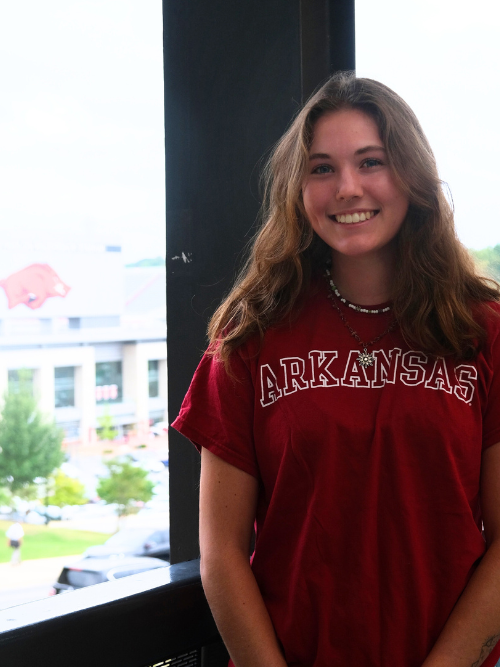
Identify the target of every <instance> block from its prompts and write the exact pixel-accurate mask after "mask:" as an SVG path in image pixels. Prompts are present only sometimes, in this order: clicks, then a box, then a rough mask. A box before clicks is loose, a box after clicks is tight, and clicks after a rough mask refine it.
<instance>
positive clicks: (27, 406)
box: [0, 385, 64, 494]
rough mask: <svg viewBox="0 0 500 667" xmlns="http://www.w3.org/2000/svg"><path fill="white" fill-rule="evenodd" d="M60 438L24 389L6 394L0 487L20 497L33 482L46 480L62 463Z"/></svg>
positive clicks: (0, 437) (0, 436) (0, 422)
mask: <svg viewBox="0 0 500 667" xmlns="http://www.w3.org/2000/svg"><path fill="white" fill-rule="evenodd" d="M63 435H64V433H63V431H62V429H60V428H58V427H57V426H56V424H55V423H54V422H53V421H49V420H48V419H46V418H45V416H44V415H43V414H42V413H41V412H40V410H39V409H38V407H37V403H36V400H35V399H34V398H33V396H32V395H31V393H30V392H29V391H28V390H27V389H26V388H25V387H23V386H22V385H21V386H20V388H19V392H18V393H8V394H6V395H5V397H4V405H3V409H2V412H1V419H0V485H1V486H6V487H8V488H9V490H10V491H11V492H12V493H13V494H19V492H20V493H21V494H22V493H23V490H26V491H27V490H28V488H27V487H29V486H30V485H31V484H32V483H33V481H34V479H35V478H37V477H48V476H49V475H50V474H51V472H52V471H53V470H54V469H55V468H57V467H58V466H59V465H61V463H62V461H63V458H64V457H63V453H62V451H61V445H62V441H63Z"/></svg>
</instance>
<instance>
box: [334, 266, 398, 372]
mask: <svg viewBox="0 0 500 667" xmlns="http://www.w3.org/2000/svg"><path fill="white" fill-rule="evenodd" d="M329 276H330V271H329V270H328V269H327V270H326V273H325V278H326V279H327V282H328V286H329V291H328V298H329V299H330V301H331V302H332V306H333V308H334V309H335V310H336V311H337V313H338V314H339V317H340V319H341V320H342V322H343V323H344V324H345V326H346V327H347V329H348V331H349V333H350V334H351V336H352V337H353V338H354V339H355V340H356V341H357V342H358V343H359V345H361V347H362V348H363V351H362V352H360V353H359V355H358V359H357V361H358V364H359V365H360V366H362V367H363V368H368V366H373V364H374V363H375V357H374V356H373V352H368V347H371V346H372V345H374V344H375V343H378V341H379V340H381V339H382V338H383V337H384V336H386V335H387V334H388V333H390V332H391V331H392V330H393V329H394V328H395V326H396V324H397V322H396V320H392V322H391V323H390V324H389V326H388V327H387V329H386V330H385V331H383V332H382V333H381V334H379V335H378V336H376V338H373V339H372V340H370V341H368V343H364V342H363V341H362V340H361V338H360V337H359V335H358V333H357V331H354V329H353V328H352V327H351V325H350V324H349V322H348V321H347V320H346V318H345V315H344V313H343V312H342V311H341V310H340V307H339V306H338V304H337V302H336V300H335V296H334V291H333V289H332V286H331V284H330V282H331V281H330V279H329ZM361 312H364V311H361ZM381 312H382V311H381ZM385 312H386V311H385Z"/></svg>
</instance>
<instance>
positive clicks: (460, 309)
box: [208, 72, 500, 367]
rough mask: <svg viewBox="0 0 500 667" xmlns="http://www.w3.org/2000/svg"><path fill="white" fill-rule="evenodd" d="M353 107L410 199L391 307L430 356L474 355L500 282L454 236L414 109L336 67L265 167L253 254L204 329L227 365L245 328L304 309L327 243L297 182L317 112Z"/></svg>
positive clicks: (260, 330)
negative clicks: (372, 130) (484, 313)
mask: <svg viewBox="0 0 500 667" xmlns="http://www.w3.org/2000/svg"><path fill="white" fill-rule="evenodd" d="M346 108H347V109H358V110H360V111H362V112H363V113H365V114H367V115H368V116H369V117H370V118H372V119H373V120H374V121H375V123H376V125H377V127H378V131H379V134H380V138H381V140H382V142H383V145H384V147H385V149H386V152H387V159H388V162H389V165H390V167H391V168H392V170H393V173H394V176H395V178H396V181H397V183H398V185H399V187H400V188H401V190H402V191H403V192H404V193H405V194H406V195H407V197H408V199H409V202H410V204H409V208H408V213H407V216H406V218H405V220H404V222H403V224H402V226H401V229H400V231H399V233H398V236H397V239H396V242H397V253H396V256H397V260H396V271H395V280H394V288H393V295H392V296H393V312H394V316H395V317H396V319H397V321H398V323H399V326H400V329H401V332H402V334H403V336H404V338H405V339H406V340H407V341H408V343H409V344H410V345H412V346H414V347H416V348H418V349H421V350H423V351H425V352H428V353H430V354H431V355H454V356H456V357H457V358H459V359H471V358H474V356H475V355H476V354H477V352H478V350H479V348H480V346H481V344H482V343H483V342H484V339H485V335H486V333H485V329H484V326H483V324H482V317H481V316H480V311H481V306H482V304H484V303H485V302H487V301H492V300H493V301H498V300H499V299H500V287H499V286H498V284H497V283H495V282H494V281H492V280H490V279H488V278H484V277H482V276H479V275H478V274H477V273H476V271H475V267H474V263H473V261H472V259H471V257H470V255H469V253H468V251H467V250H466V248H464V247H463V246H462V244H461V243H460V241H459V240H458V238H457V236H456V233H455V227H454V223H453V211H452V208H451V206H450V205H449V203H448V201H447V199H446V197H445V196H444V193H443V189H442V183H441V181H440V179H439V176H438V172H437V167H436V162H435V159H434V155H433V153H432V150H431V148H430V146H429V143H428V141H427V139H426V137H425V135H424V133H423V130H422V128H421V126H420V123H419V122H418V120H417V118H416V116H415V114H414V113H413V111H412V110H411V109H410V107H409V106H408V105H407V104H406V102H405V101H404V100H402V99H401V98H400V97H399V96H398V95H396V93H394V92H393V91H392V90H391V89H390V88H388V87H387V86H385V85H383V84H382V83H379V82H378V81H374V80H372V79H363V78H356V76H355V75H354V74H353V73H352V72H341V73H338V74H335V75H334V76H332V77H331V78H330V79H329V80H328V81H327V82H326V83H325V84H324V85H323V86H322V87H321V88H320V89H319V90H318V92H317V93H316V94H314V95H313V96H312V97H311V98H310V100H309V101H308V102H307V103H306V104H305V106H304V107H303V108H302V110H301V111H300V112H299V113H298V115H297V116H296V118H295V120H294V121H293V122H292V124H291V125H290V127H289V129H288V130H287V132H286V133H285V134H284V136H283V137H282V138H281V139H280V141H279V142H278V143H277V144H276V146H275V148H274V150H273V151H272V154H271V156H270V158H269V160H268V162H267V164H266V167H265V170H264V172H263V181H264V204H263V207H262V225H261V228H260V230H259V232H258V233H257V235H256V236H255V239H254V241H253V245H252V248H251V251H250V254H249V257H248V259H247V261H246V264H245V265H244V267H243V269H242V271H241V272H240V275H239V277H238V279H237V281H236V283H235V285H234V287H233V288H232V290H231V291H230V293H229V294H228V296H227V297H226V298H225V299H224V301H223V302H222V304H221V305H220V306H219V308H218V309H217V311H216V312H215V314H214V315H213V317H212V319H211V321H210V323H209V327H208V335H209V339H210V341H211V348H210V349H211V350H212V353H214V354H216V355H217V357H218V358H219V359H220V360H221V361H223V362H224V364H225V365H226V367H228V362H229V357H230V354H231V352H232V351H233V350H234V349H236V348H237V347H238V346H240V345H241V344H242V343H243V342H245V341H246V340H247V339H248V338H249V337H250V336H252V335H254V334H259V335H260V336H261V337H262V336H263V334H264V332H265V331H266V329H267V328H268V327H270V326H272V325H274V324H277V323H278V322H280V321H282V320H283V319H284V318H287V317H292V316H293V315H294V314H296V313H297V312H298V310H299V309H300V304H301V300H302V297H303V296H304V295H305V294H306V293H307V291H308V288H309V285H310V282H311V278H312V276H313V275H314V274H315V273H316V272H319V271H321V270H323V269H324V267H325V263H326V261H327V259H328V258H330V256H331V250H330V248H329V247H328V246H327V245H326V244H325V243H324V242H323V241H322V240H321V239H320V238H319V237H318V236H317V234H316V233H315V232H314V231H313V229H312V227H311V225H310V224H309V221H308V219H307V216H306V213H305V210H304V206H303V202H302V182H303V179H304V176H305V174H306V167H307V164H308V152H309V148H310V146H311V143H312V139H313V132H314V126H315V123H316V122H317V120H318V118H320V117H321V116H322V115H324V114H326V113H330V112H334V111H338V110H340V109H346Z"/></svg>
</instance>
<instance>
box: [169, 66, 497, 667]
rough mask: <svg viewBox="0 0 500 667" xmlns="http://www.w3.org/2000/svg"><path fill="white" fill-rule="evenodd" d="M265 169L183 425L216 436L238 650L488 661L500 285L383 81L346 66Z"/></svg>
mask: <svg viewBox="0 0 500 667" xmlns="http://www.w3.org/2000/svg"><path fill="white" fill-rule="evenodd" d="M266 178H267V181H266V183H267V190H266V195H267V200H266V206H265V207H264V210H263V223H262V227H261V229H260V231H259V232H258V234H257V236H256V238H255V241H254V245H253V248H252V251H251V254H250V257H249V259H248V262H247V265H246V267H245V268H244V270H243V272H242V274H241V276H240V278H239V280H238V281H237V283H236V285H235V287H234V288H233V290H232V292H231V293H230V294H229V296H228V297H227V298H226V299H225V301H224V302H223V303H222V304H221V306H220V307H219V309H218V311H217V312H216V313H215V315H214V317H213V319H212V321H211V323H210V329H209V332H210V336H211V345H210V347H209V349H208V351H207V353H206V354H205V356H204V357H203V359H202V361H201V363H200V365H199V367H198V370H197V371H196V373H195V376H194V378H193V381H192V384H191V387H190V389H189V392H188V394H187V396H186V398H185V400H184V403H183V405H182V408H181V411H180V414H179V416H178V418H177V419H176V421H175V422H174V424H173V426H174V428H176V429H178V430H179V431H180V432H181V433H182V434H184V435H185V436H186V437H187V438H189V439H190V440H191V441H192V442H193V443H194V444H195V445H196V447H197V448H198V450H200V451H201V455H202V466H201V484H200V547H201V556H202V558H201V574H202V581H203V585H204V588H205V592H206V595H207V599H208V601H209V603H210V605H211V608H212V611H213V614H214V617H215V620H216V622H217V624H218V626H219V629H220V631H221V634H222V636H223V638H224V640H225V642H226V644H227V647H228V649H229V653H230V655H231V658H232V660H233V664H235V665H237V667H250V666H253V665H255V664H265V665H270V666H272V667H285V665H295V666H296V667H305V666H306V665H307V666H308V667H310V666H314V667H322V666H323V665H331V664H335V665H336V664H339V665H356V667H374V666H375V665H376V666H377V667H385V666H386V665H389V664H391V665H405V666H406V667H422V666H424V667H471V665H475V666H476V665H479V664H482V663H483V662H484V664H485V665H487V666H488V667H490V666H491V665H493V664H494V662H495V661H496V659H498V657H499V656H500V646H499V647H498V648H496V646H495V645H496V641H497V639H498V637H499V636H500V602H499V600H500V510H499V508H500V492H498V490H497V486H498V485H497V484H496V482H495V479H496V478H497V476H498V475H499V474H500V416H499V413H498V410H497V409H496V407H497V405H498V401H500V305H499V303H498V302H499V300H500V288H499V286H498V285H496V284H494V283H491V282H488V281H487V280H486V279H484V278H482V277H481V276H479V275H477V274H476V272H475V270H474V267H473V265H472V264H471V261H470V259H469V257H468V254H467V252H466V251H465V249H464V248H463V247H462V246H461V245H460V243H459V242H458V241H457V238H456V236H455V232H454V226H453V215H452V211H451V209H450V206H449V205H448V202H447V201H446V198H445V197H444V194H443V192H442V189H441V183H440V181H439V178H438V175H437V169H436V165H435V162H434V159H433V155H432V151H431V149H430V147H429V144H428V142H427V139H426V137H425V135H424V133H423V131H422V129H421V127H420V125H419V123H418V120H417V119H416V117H415V115H414V114H413V112H412V111H411V109H409V107H408V106H407V105H406V104H405V102H404V101H403V100H402V99H401V98H400V97H399V96H398V95H396V93H394V92H393V91H392V90H390V89H389V88H387V87H386V86H384V85H382V84H380V83H378V82H376V81H373V80H370V79H362V78H356V77H355V76H354V75H353V74H352V73H340V74H337V75H334V76H333V77H332V78H331V79H330V80H328V81H327V83H325V85H324V86H323V87H322V88H321V89H320V90H319V91H318V92H317V93H316V94H315V95H313V97H312V98H311V99H310V100H309V101H308V102H306V104H305V105H304V108H303V109H302V110H301V111H300V113H299V114H298V115H297V117H296V118H295V120H294V121H293V123H292V124H291V125H290V128H289V129H288V131H287V132H286V133H285V135H284V136H283V138H282V139H281V140H280V142H278V144H277V145H276V148H275V150H274V152H273V154H272V156H271V158H270V160H269V164H268V167H267V170H266ZM486 387H487V388H488V389H485V388H486ZM483 522H484V527H485V535H486V541H485V539H484V538H483V534H482V524H483ZM254 523H255V527H256V539H255V551H254V553H253V556H252V559H251V565H250V564H249V562H248V552H249V548H250V543H251V537H252V532H253V527H254ZM221 544H223V545H224V548H223V549H221V548H220V545H221ZM486 610H487V613H486ZM490 652H491V655H490V656H489V657H487V656H488V654H490ZM485 658H486V660H485Z"/></svg>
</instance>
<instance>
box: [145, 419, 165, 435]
mask: <svg viewBox="0 0 500 667" xmlns="http://www.w3.org/2000/svg"><path fill="white" fill-rule="evenodd" d="M149 430H150V432H151V433H152V434H153V435H166V434H167V433H168V422H156V424H153V425H152V426H151V427H150V429H149Z"/></svg>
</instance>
